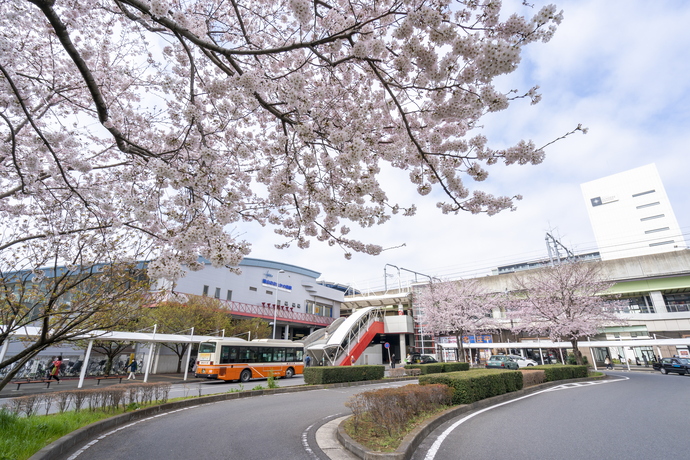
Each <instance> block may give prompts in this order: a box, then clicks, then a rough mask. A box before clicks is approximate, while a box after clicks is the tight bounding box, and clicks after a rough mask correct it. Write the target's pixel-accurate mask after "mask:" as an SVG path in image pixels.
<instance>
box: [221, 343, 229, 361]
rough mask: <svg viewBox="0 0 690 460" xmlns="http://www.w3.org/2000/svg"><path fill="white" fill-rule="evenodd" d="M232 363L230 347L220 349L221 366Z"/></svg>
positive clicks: (224, 346) (225, 346)
mask: <svg viewBox="0 0 690 460" xmlns="http://www.w3.org/2000/svg"><path fill="white" fill-rule="evenodd" d="M229 362H230V347H229V346H227V345H223V346H221V347H220V364H227V363H229Z"/></svg>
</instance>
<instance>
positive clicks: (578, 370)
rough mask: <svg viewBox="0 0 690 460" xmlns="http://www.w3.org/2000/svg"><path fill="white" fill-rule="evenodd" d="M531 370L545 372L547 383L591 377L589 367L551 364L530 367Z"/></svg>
mask: <svg viewBox="0 0 690 460" xmlns="http://www.w3.org/2000/svg"><path fill="white" fill-rule="evenodd" d="M529 369H530V370H532V369H535V370H536V369H541V370H543V371H544V374H545V376H546V381H547V382H553V381H555V380H568V379H579V378H582V377H587V376H588V375H589V371H588V369H587V366H573V365H563V364H551V365H544V366H530V367H529Z"/></svg>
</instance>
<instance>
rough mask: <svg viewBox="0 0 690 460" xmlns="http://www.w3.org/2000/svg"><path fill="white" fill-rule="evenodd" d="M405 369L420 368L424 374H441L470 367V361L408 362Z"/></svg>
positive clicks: (465, 369)
mask: <svg viewBox="0 0 690 460" xmlns="http://www.w3.org/2000/svg"><path fill="white" fill-rule="evenodd" d="M405 369H419V370H420V371H421V372H422V375H426V374H440V373H442V372H458V371H467V370H469V369H470V364H469V363H431V364H406V365H405Z"/></svg>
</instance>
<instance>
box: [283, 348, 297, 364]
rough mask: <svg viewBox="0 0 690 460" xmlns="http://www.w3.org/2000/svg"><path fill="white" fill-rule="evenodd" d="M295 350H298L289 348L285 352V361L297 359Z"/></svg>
mask: <svg viewBox="0 0 690 460" xmlns="http://www.w3.org/2000/svg"><path fill="white" fill-rule="evenodd" d="M295 351H297V350H296V349H295V348H288V349H287V352H286V353H285V361H297V359H296V358H295Z"/></svg>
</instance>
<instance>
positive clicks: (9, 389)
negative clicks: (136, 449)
mask: <svg viewBox="0 0 690 460" xmlns="http://www.w3.org/2000/svg"><path fill="white" fill-rule="evenodd" d="M17 380H21V379H17ZM143 381H144V376H143V374H142V375H137V378H136V380H127V375H124V376H123V378H122V383H123V384H130V383H141V382H143ZM204 381H205V380H202V379H196V378H194V374H192V373H191V372H190V373H189V374H188V375H187V381H186V382H185V380H184V373H181V374H149V378H148V382H169V383H172V384H193V383H197V384H198V383H200V382H204ZM119 383H120V380H119V379H104V380H101V381H100V383H98V380H96V377H86V378H85V379H84V385H83V386H82V388H81V389H91V388H103V387H107V386H110V385H117V384H119ZM78 385H79V377H62V378H60V383H59V384H58V382H56V381H55V380H51V383H50V387H49V388H46V384H45V383H28V384H26V383H25V384H22V385H21V386H20V387H19V390H17V385H16V384H14V385H13V384H12V383H9V384H7V386H6V387H5V388H3V389H2V391H0V400H1V399H3V398H16V397H18V396H25V395H33V394H42V393H52V392H56V391H65V390H76V389H77V386H78Z"/></svg>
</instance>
